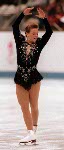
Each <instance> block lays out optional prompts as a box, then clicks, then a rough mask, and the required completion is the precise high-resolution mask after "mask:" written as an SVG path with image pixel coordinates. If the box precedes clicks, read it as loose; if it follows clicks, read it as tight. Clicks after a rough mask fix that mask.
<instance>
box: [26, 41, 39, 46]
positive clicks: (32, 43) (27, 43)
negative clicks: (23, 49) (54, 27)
mask: <svg viewBox="0 0 64 150" xmlns="http://www.w3.org/2000/svg"><path fill="white" fill-rule="evenodd" d="M25 42H26V43H27V44H28V45H33V44H34V45H35V44H36V43H31V44H30V43H28V42H27V41H25Z"/></svg>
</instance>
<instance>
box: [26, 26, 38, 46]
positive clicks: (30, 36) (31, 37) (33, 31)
mask: <svg viewBox="0 0 64 150" xmlns="http://www.w3.org/2000/svg"><path fill="white" fill-rule="evenodd" d="M26 35H27V40H28V41H30V42H34V43H35V42H36V40H37V38H38V28H33V29H31V30H30V32H29V33H26Z"/></svg>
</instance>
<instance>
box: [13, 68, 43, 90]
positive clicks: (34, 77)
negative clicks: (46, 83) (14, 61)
mask: <svg viewBox="0 0 64 150" xmlns="http://www.w3.org/2000/svg"><path fill="white" fill-rule="evenodd" d="M43 78H44V77H43V76H41V74H40V73H39V72H38V71H37V69H35V70H34V71H32V72H31V74H30V77H29V79H28V80H27V81H24V78H23V77H22V75H21V72H17V71H16V73H15V77H14V82H15V83H16V84H19V85H21V86H23V87H24V88H25V89H26V90H29V89H30V88H31V86H32V84H36V83H37V82H38V81H41V80H42V79H43Z"/></svg>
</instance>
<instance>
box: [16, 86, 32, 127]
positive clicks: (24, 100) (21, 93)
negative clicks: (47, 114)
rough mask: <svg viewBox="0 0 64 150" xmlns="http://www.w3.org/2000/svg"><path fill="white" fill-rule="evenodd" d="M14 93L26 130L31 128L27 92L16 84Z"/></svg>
mask: <svg viewBox="0 0 64 150" xmlns="http://www.w3.org/2000/svg"><path fill="white" fill-rule="evenodd" d="M16 95H17V98H18V102H19V104H20V106H21V109H22V112H23V117H24V121H25V124H26V126H27V129H28V130H32V129H33V122H32V116H31V114H30V111H29V92H28V91H27V90H25V89H24V88H23V87H22V86H20V85H18V84H16Z"/></svg>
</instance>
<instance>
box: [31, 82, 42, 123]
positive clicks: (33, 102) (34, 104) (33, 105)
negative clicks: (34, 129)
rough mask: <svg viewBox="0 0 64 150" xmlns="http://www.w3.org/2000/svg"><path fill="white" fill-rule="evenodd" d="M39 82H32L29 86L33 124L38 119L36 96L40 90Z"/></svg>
mask: <svg viewBox="0 0 64 150" xmlns="http://www.w3.org/2000/svg"><path fill="white" fill-rule="evenodd" d="M40 84H41V83H40V82H37V83H36V84H33V85H32V86H31V89H30V90H29V96H30V106H31V114H32V118H33V125H37V121H38V115H39V110H38V96H39V90H40Z"/></svg>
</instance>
